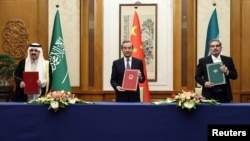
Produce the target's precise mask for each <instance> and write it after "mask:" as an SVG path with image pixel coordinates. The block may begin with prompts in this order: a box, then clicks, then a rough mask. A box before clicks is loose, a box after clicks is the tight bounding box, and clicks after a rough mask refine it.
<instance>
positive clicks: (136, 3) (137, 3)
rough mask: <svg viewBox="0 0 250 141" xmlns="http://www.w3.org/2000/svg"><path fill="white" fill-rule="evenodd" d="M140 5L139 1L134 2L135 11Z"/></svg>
mask: <svg viewBox="0 0 250 141" xmlns="http://www.w3.org/2000/svg"><path fill="white" fill-rule="evenodd" d="M140 4H141V2H140V1H136V2H135V10H136V9H137V8H138V5H140Z"/></svg>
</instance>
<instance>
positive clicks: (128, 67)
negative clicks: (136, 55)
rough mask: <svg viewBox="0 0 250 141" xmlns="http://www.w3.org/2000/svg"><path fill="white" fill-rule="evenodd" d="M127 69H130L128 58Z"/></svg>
mask: <svg viewBox="0 0 250 141" xmlns="http://www.w3.org/2000/svg"><path fill="white" fill-rule="evenodd" d="M127 69H130V65H129V58H127Z"/></svg>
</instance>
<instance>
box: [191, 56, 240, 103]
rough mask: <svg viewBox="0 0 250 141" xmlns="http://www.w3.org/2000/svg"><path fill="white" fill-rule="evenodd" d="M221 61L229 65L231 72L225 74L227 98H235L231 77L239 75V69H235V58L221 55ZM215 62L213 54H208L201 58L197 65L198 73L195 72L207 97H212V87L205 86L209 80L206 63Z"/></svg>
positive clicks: (234, 77)
mask: <svg viewBox="0 0 250 141" xmlns="http://www.w3.org/2000/svg"><path fill="white" fill-rule="evenodd" d="M220 57H221V61H222V63H223V64H224V65H226V66H227V68H228V70H229V74H228V75H226V74H224V75H225V78H226V84H225V90H226V99H227V100H228V101H231V100H232V99H233V96H232V90H231V84H230V79H236V78H237V77H238V73H237V70H236V69H235V66H234V63H233V59H232V58H231V57H227V56H224V55H221V56H220ZM210 63H213V60H212V56H211V55H210V56H207V57H204V58H201V59H199V63H198V65H197V69H196V74H195V80H196V81H197V82H198V83H199V84H200V85H201V86H203V87H202V95H204V96H205V97H206V98H208V99H210V98H211V93H212V88H205V87H204V85H205V82H207V81H208V75H207V68H206V64H210Z"/></svg>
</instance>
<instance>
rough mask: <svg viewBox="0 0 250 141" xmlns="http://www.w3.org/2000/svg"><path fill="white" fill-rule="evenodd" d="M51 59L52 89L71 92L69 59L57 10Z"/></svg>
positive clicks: (51, 45) (50, 53)
mask: <svg viewBox="0 0 250 141" xmlns="http://www.w3.org/2000/svg"><path fill="white" fill-rule="evenodd" d="M49 61H50V65H51V67H52V74H53V79H52V84H51V85H52V90H54V91H60V90H64V91H66V92H71V87H70V80H69V72H68V67H67V60H66V55H65V50H64V43H63V36H62V30H61V23H60V14H59V11H58V10H57V11H56V16H55V19H54V27H53V32H52V38H51V44H50V52H49Z"/></svg>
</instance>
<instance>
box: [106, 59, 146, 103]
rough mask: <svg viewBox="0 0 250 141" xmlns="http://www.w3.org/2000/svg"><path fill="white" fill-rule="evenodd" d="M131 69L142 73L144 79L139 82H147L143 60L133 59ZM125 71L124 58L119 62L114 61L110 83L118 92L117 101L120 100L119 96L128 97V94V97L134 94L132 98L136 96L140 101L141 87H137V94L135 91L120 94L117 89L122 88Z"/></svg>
mask: <svg viewBox="0 0 250 141" xmlns="http://www.w3.org/2000/svg"><path fill="white" fill-rule="evenodd" d="M131 69H139V70H140V71H141V76H142V77H141V78H140V79H139V82H140V83H143V82H144V81H145V75H144V71H143V62H142V60H140V59H137V58H134V57H132V66H131ZM124 70H125V64H124V58H120V59H118V60H115V61H113V65H112V74H111V79H110V83H111V85H112V87H113V89H114V90H115V92H116V100H117V99H119V96H122V95H126V94H127V96H129V95H130V94H132V96H133V95H134V96H136V98H137V99H138V100H139V101H140V89H139V85H138V86H137V91H136V92H134V91H125V92H119V91H118V90H117V89H116V87H117V86H122V81H123V75H124ZM139 101H138V102H139Z"/></svg>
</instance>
